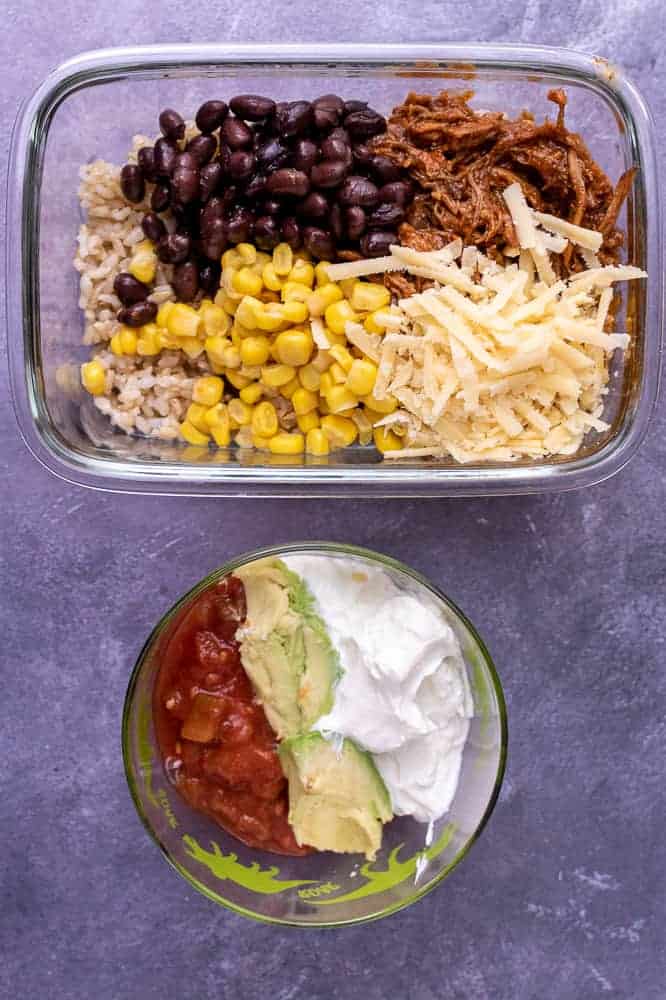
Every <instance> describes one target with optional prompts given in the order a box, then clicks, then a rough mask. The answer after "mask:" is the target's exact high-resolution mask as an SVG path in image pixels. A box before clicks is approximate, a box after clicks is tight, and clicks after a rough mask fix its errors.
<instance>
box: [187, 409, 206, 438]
mask: <svg viewBox="0 0 666 1000" xmlns="http://www.w3.org/2000/svg"><path fill="white" fill-rule="evenodd" d="M206 409H207V407H205V406H202V405H201V403H190V405H189V406H188V408H187V413H186V414H185V419H186V420H187V421H188V422H189V423H190V424H192V426H193V427H196V429H197V430H198V431H203V432H204V433H206V431H207V430H208V424H207V423H206ZM190 443H191V444H196V443H197V442H196V441H192V442H190Z"/></svg>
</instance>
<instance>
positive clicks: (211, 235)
mask: <svg viewBox="0 0 666 1000" xmlns="http://www.w3.org/2000/svg"><path fill="white" fill-rule="evenodd" d="M227 242H228V241H227V227H226V224H225V222H224V220H223V219H221V218H214V219H211V221H210V223H209V225H208V226H207V227H206V230H205V232H204V231H203V230H202V233H201V252H202V253H203V255H204V257H207V258H208V259H209V260H212V261H215V262H216V263H219V261H220V257H221V256H222V253H223V251H224V250H225V249H226V247H227Z"/></svg>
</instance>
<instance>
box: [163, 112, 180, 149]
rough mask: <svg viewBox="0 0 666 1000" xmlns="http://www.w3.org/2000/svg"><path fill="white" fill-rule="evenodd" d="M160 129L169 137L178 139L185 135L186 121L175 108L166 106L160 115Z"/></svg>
mask: <svg viewBox="0 0 666 1000" xmlns="http://www.w3.org/2000/svg"><path fill="white" fill-rule="evenodd" d="M160 131H161V133H162V135H164V136H166V137H167V139H174V140H176V141H178V140H179V139H182V138H183V136H184V135H185V122H184V121H183V119H182V117H181V116H180V115H179V114H178V112H177V111H174V110H173V108H165V109H164V111H163V112H162V113H161V115H160Z"/></svg>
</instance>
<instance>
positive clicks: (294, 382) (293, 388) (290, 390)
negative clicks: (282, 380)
mask: <svg viewBox="0 0 666 1000" xmlns="http://www.w3.org/2000/svg"><path fill="white" fill-rule="evenodd" d="M300 387H301V383H300V382H299V381H298V379H297V378H292V379H291V381H290V382H287V384H286V385H281V386H280V395H281V396H284V398H285V399H291V398H292V396H293V395H294V393H295V392H297V391H298V389H300Z"/></svg>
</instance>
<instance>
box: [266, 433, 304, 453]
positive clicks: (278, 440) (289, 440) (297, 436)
mask: <svg viewBox="0 0 666 1000" xmlns="http://www.w3.org/2000/svg"><path fill="white" fill-rule="evenodd" d="M268 448H269V450H270V451H271V453H272V454H273V455H301V454H302V453H303V451H304V449H305V438H304V437H303V435H302V434H301V433H300V432H299V431H294V433H292V434H289V433H287V431H280V433H279V434H275V435H274V436H273V437H272V438H271V439H270V441H269V442H268Z"/></svg>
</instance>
